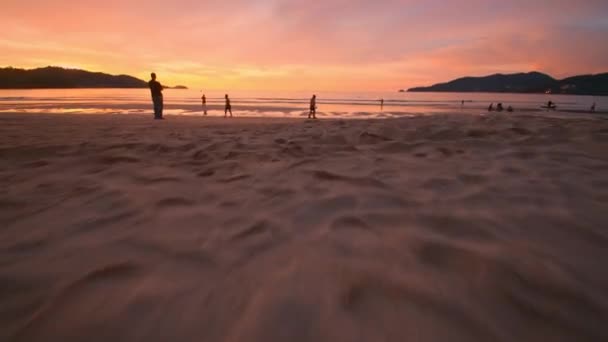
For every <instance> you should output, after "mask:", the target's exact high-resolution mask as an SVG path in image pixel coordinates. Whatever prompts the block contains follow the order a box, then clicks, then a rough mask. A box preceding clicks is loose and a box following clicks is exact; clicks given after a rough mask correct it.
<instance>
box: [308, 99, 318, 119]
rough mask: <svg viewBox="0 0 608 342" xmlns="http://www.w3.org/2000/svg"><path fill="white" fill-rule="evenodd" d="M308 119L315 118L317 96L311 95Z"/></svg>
mask: <svg viewBox="0 0 608 342" xmlns="http://www.w3.org/2000/svg"><path fill="white" fill-rule="evenodd" d="M308 118H309V119H316V118H317V95H313V96H312V98H311V99H310V112H308Z"/></svg>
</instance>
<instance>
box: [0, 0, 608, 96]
mask: <svg viewBox="0 0 608 342" xmlns="http://www.w3.org/2000/svg"><path fill="white" fill-rule="evenodd" d="M606 18H608V1H605V0H597V1H596V0H585V1H572V0H536V1H529V0H526V1H524V0H512V1H495V0H483V1H482V0H455V1H449V2H448V1H444V0H441V1H439V0H427V1H418V0H380V1H368V0H365V1H363V0H326V1H311V0H307V1H303V0H289V1H287V0H223V1H217V2H216V1H204V0H203V1H201V0H176V1H154V0H151V1H140V0H132V1H124V0H120V1H117V0H108V1H90V0H81V1H73V0H50V1H45V0H4V1H3V2H2V10H1V12H0V19H1V21H2V23H3V29H2V31H1V32H0V47H1V50H2V53H1V54H0V66H14V67H25V68H33V67H41V66H47V65H57V66H66V67H71V68H82V69H87V70H92V71H103V72H108V73H115V74H130V75H133V76H136V77H139V78H142V79H148V74H149V72H150V71H155V72H156V73H158V75H159V79H160V80H161V82H164V83H167V84H171V85H176V84H184V85H187V86H189V87H191V88H195V89H198V88H205V89H215V90H222V89H267V90H280V89H287V90H384V91H388V90H396V89H400V88H407V87H410V86H417V85H427V84H431V83H435V82H439V81H445V80H449V79H452V78H455V77H459V76H463V75H486V74H491V73H497V72H505V73H506V72H524V71H532V70H539V71H542V72H546V73H549V74H551V75H552V76H554V77H566V76H570V75H574V74H583V73H598V72H606V71H608V59H607V58H606V56H608V44H606V43H607V38H606V37H608V20H607V19H606Z"/></svg>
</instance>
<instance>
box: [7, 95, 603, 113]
mask: <svg viewBox="0 0 608 342" xmlns="http://www.w3.org/2000/svg"><path fill="white" fill-rule="evenodd" d="M205 95H206V97H207V108H208V114H209V115H223V114H224V112H223V104H224V98H223V97H224V93H223V92H217V91H215V92H206V93H205ZM229 95H230V98H231V102H232V107H233V112H234V114H235V115H238V116H273V117H302V116H306V115H307V110H308V103H309V99H310V97H311V96H312V94H310V93H304V92H247V91H238V92H231V93H230V94H229ZM316 95H317V105H318V114H317V115H318V116H319V117H343V118H365V117H400V116H408V115H418V114H428V113H441V112H453V111H454V110H466V111H468V112H485V111H486V110H487V107H488V106H489V105H490V103H494V105H496V104H497V103H499V102H500V103H503V105H504V107H505V108H506V107H507V106H513V108H514V109H515V111H516V112H519V111H539V110H541V105H543V104H545V103H547V102H548V101H553V102H554V103H556V104H557V106H558V112H587V111H589V108H590V107H591V105H592V104H593V103H594V102H595V103H596V106H597V111H598V112H606V111H608V97H606V96H575V95H554V94H503V93H500V94H498V93H407V92H406V93H399V92H384V93H383V92H319V93H317V94H316ZM201 96H202V92H201V91H200V90H178V89H167V90H165V92H164V97H165V114H173V115H202V114H203V111H202V106H201ZM380 99H384V106H383V107H381V106H380ZM462 101H464V104H463V103H462ZM2 112H10V113H14V112H22V113H79V114H86V113H111V114H137V113H140V114H151V113H152V105H151V101H150V92H149V91H148V90H147V89H34V90H0V113H2Z"/></svg>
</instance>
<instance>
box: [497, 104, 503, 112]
mask: <svg viewBox="0 0 608 342" xmlns="http://www.w3.org/2000/svg"><path fill="white" fill-rule="evenodd" d="M503 109H504V108H503V107H502V103H499V104H497V105H496V110H497V111H499V112H502V110H503Z"/></svg>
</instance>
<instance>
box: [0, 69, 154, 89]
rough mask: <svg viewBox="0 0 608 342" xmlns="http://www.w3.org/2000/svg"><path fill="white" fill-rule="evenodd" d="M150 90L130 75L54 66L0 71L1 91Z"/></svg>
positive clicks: (146, 85) (141, 81)
mask: <svg viewBox="0 0 608 342" xmlns="http://www.w3.org/2000/svg"><path fill="white" fill-rule="evenodd" d="M147 87H148V84H147V83H146V82H145V81H143V80H140V79H137V78H135V77H133V76H128V75H118V76H114V75H109V74H104V73H101V72H90V71H85V70H78V69H65V68H60V67H52V66H49V67H46V68H38V69H31V70H25V69H17V68H11V67H9V68H0V89H36V88H43V89H48V88H147Z"/></svg>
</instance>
